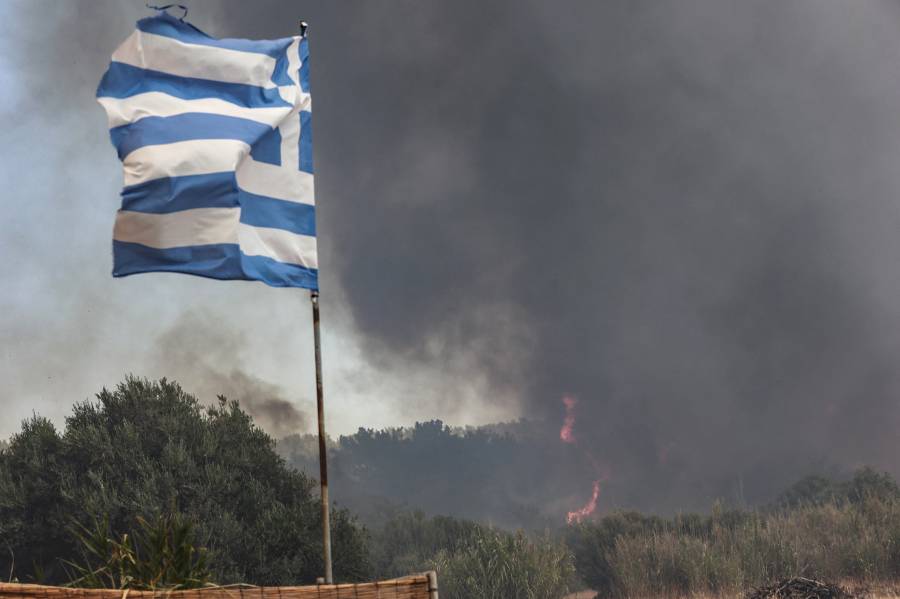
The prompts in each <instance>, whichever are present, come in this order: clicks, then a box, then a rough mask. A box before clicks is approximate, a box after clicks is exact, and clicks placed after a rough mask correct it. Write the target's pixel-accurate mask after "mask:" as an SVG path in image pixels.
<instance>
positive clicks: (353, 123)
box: [228, 0, 900, 506]
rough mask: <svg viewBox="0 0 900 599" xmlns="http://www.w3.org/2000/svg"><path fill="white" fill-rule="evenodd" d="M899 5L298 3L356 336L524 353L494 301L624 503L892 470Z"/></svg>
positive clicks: (757, 490) (331, 223)
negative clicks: (569, 407) (572, 412)
mask: <svg viewBox="0 0 900 599" xmlns="http://www.w3.org/2000/svg"><path fill="white" fill-rule="evenodd" d="M231 8H234V6H233V5H232V6H231ZM317 16H318V18H316V17H317ZM896 17H897V13H896V11H894V10H892V9H891V7H890V6H889V5H888V4H877V3H870V4H867V5H865V6H862V7H861V6H859V5H854V6H853V7H850V6H849V5H847V4H846V3H839V2H824V3H823V2H800V3H790V4H785V3H783V2H779V1H764V2H753V3H738V2H726V3H722V2H718V1H712V0H710V1H694V2H687V3H677V4H665V5H659V4H658V3H634V2H628V3H614V4H610V3H586V2H573V3H567V4H565V5H564V6H560V5H557V4H548V3H541V2H520V1H517V2H491V3H480V2H479V3H475V2H453V3H419V4H416V5H415V6H410V5H405V6H404V9H403V10H390V9H389V8H387V7H385V6H384V5H383V4H379V5H377V6H374V5H369V6H367V7H366V8H360V7H357V9H356V10H355V11H354V12H353V13H341V14H330V13H326V14H322V15H316V14H313V15H312V16H311V17H310V20H311V21H312V22H313V30H312V31H313V36H314V37H313V50H314V56H315V57H316V60H317V62H316V65H315V67H314V76H313V77H314V79H313V80H314V84H315V90H314V92H315V94H316V98H317V106H316V109H317V119H318V120H317V129H316V134H317V142H316V143H317V160H318V170H317V176H318V186H319V189H320V198H321V202H322V205H321V222H322V230H323V231H329V232H330V235H328V236H324V235H323V245H324V246H325V248H326V251H330V252H333V254H332V261H331V262H332V264H335V263H337V264H338V265H339V267H340V270H339V272H340V285H341V286H342V287H343V288H344V290H345V291H346V294H347V297H348V298H349V301H350V302H351V306H352V309H353V313H354V315H355V317H356V322H357V324H358V326H359V327H360V329H361V330H362V332H363V333H364V335H365V338H366V339H367V340H369V347H370V351H371V352H372V353H375V354H377V353H378V352H390V353H400V354H403V355H406V356H409V358H410V359H411V360H415V359H417V357H418V356H423V355H424V356H427V355H428V343H429V342H430V340H431V339H433V338H435V337H437V338H439V339H441V340H443V342H444V343H445V344H446V345H449V346H450V347H452V348H454V350H455V351H459V352H473V351H480V353H479V360H480V365H481V368H482V369H483V371H486V372H489V373H491V375H492V376H493V377H496V379H498V380H499V382H500V383H502V384H505V383H508V382H509V381H506V380H505V378H506V377H507V375H508V373H509V372H510V371H511V369H510V364H509V363H508V361H507V359H506V358H507V356H508V355H517V356H518V354H519V351H520V348H519V347H508V348H504V347H497V346H495V345H492V344H491V343H490V340H491V339H494V338H499V337H500V335H499V333H498V332H497V331H496V330H495V329H494V327H492V326H491V319H490V318H485V315H487V314H491V313H494V312H496V311H498V310H501V311H502V310H504V309H505V310H507V313H509V314H514V315H515V316H516V318H517V320H516V325H517V326H518V327H520V328H521V329H522V330H524V331H527V332H528V334H529V335H530V336H532V338H533V339H534V344H533V346H532V350H533V351H531V352H530V355H529V356H528V358H527V359H528V365H529V367H528V369H527V370H528V372H530V378H529V380H526V381H522V386H521V393H522V402H523V406H524V408H523V412H524V413H525V414H527V415H530V416H535V417H539V418H546V419H547V420H548V421H549V422H552V423H553V424H554V426H555V425H557V423H558V422H559V419H560V418H561V415H562V411H561V410H562V408H561V405H560V403H559V398H560V396H561V395H562V394H563V393H564V392H571V393H574V394H575V395H577V396H578V397H579V399H580V400H581V404H580V405H581V407H582V410H581V416H580V420H579V422H578V424H577V427H578V430H579V433H580V438H581V439H582V443H583V444H585V445H587V446H588V447H589V448H590V450H591V452H592V453H593V454H594V455H595V456H596V458H597V460H598V461H600V462H602V463H603V466H604V468H607V469H608V470H609V471H610V476H611V481H612V482H611V483H610V485H611V486H612V487H613V488H618V489H619V500H620V501H621V502H622V503H630V504H637V505H645V506H646V505H651V506H684V505H693V504H696V503H697V502H702V501H707V500H708V499H710V498H712V497H715V496H721V495H723V494H728V495H729V496H740V498H741V499H745V500H748V501H752V500H756V499H760V498H761V497H764V496H765V495H766V494H768V493H770V492H772V491H773V490H775V489H777V488H778V487H780V486H782V485H783V484H785V483H787V482H789V481H790V479H792V478H793V477H795V476H798V475H800V474H803V473H805V472H808V471H810V470H826V471H827V470H830V469H846V468H851V467H853V466H857V465H859V464H862V463H872V464H874V465H876V466H877V467H881V468H886V469H890V470H892V471H894V472H897V471H898V466H900V465H898V463H897V461H896V455H897V450H898V449H900V441H898V440H900V435H898V434H897V426H898V424H900V410H898V405H900V403H898V399H897V397H898V393H900V381H898V379H897V375H896V374H895V370H896V369H895V363H896V360H895V349H896V347H897V345H898V341H900V328H898V325H900V319H898V316H900V304H898V303H897V302H896V301H895V298H897V297H900V295H898V292H900V288H898V283H900V267H898V260H897V256H900V242H898V240H900V237H898V235H897V234H896V231H895V229H896V228H897V226H898V224H900V201H897V200H896V195H897V190H898V187H900V186H898V183H900V177H898V176H897V175H896V174H895V173H897V172H898V170H897V168H896V165H897V164H900V151H898V150H900V120H898V119H897V118H896V113H897V106H898V102H900V78H898V77H896V64H897V60H898V59H900V37H898V36H897V27H898V25H900V23H898V21H897V18H896ZM247 19H249V20H250V21H251V22H253V21H254V17H253V15H251V14H250V13H249V11H238V12H237V14H234V15H231V18H228V24H229V25H230V26H231V27H234V28H237V26H238V24H243V23H245V22H246V20H247ZM265 19H266V16H265V15H264V14H263V15H261V16H259V17H257V21H258V20H265ZM503 326H504V327H508V326H509V324H508V323H503ZM504 337H505V338H508V334H504ZM426 359H427V358H426ZM448 401H452V397H451V398H448ZM485 401H490V398H485ZM590 476H591V474H590V473H585V477H586V478H589V477H590ZM586 486H587V485H586Z"/></svg>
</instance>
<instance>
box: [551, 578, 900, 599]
mask: <svg viewBox="0 0 900 599" xmlns="http://www.w3.org/2000/svg"><path fill="white" fill-rule="evenodd" d="M843 586H844V587H845V588H847V589H849V590H850V591H851V592H852V593H853V594H854V596H856V597H859V598H860V599H900V582H898V583H897V584H894V585H883V586H879V587H878V588H872V587H861V586H860V585H858V584H854V583H845V584H844V585H843ZM595 597H597V598H598V599H602V598H600V597H599V596H598V595H597V594H596V592H595V591H580V592H578V593H572V594H571V595H566V597H565V598H564V599H594V598H595ZM631 599H743V595H741V594H737V595H729V594H712V593H695V594H692V595H666V596H662V595H657V596H653V597H632V598H631Z"/></svg>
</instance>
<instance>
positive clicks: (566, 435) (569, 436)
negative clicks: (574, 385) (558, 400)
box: [559, 395, 578, 443]
mask: <svg viewBox="0 0 900 599" xmlns="http://www.w3.org/2000/svg"><path fill="white" fill-rule="evenodd" d="M562 402H563V405H564V406H566V417H565V419H564V420H563V425H562V428H561V429H559V438H560V439H562V441H563V443H574V442H575V434H574V433H573V432H572V429H573V428H575V404H577V403H578V400H577V399H575V398H574V397H571V396H569V395H564V396H563V398H562Z"/></svg>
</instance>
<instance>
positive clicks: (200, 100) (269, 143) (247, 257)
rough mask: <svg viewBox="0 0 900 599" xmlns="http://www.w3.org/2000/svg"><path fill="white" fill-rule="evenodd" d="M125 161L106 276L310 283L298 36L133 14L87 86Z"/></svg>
mask: <svg viewBox="0 0 900 599" xmlns="http://www.w3.org/2000/svg"><path fill="white" fill-rule="evenodd" d="M97 100H98V101H99V102H100V104H101V105H103V108H104V109H105V110H106V113H107V116H108V118H109V128H110V129H109V133H110V137H111V138H112V143H113V145H114V146H115V147H116V150H117V151H118V154H119V159H120V160H121V161H122V164H123V167H124V171H125V187H124V189H123V190H122V208H121V210H119V212H118V214H117V216H116V224H115V230H114V232H113V276H117V277H122V276H127V275H130V274H135V273H142V272H158V271H168V272H181V273H188V274H193V275H200V276H204V277H212V278H216V279H245V280H255V281H262V282H264V283H266V284H268V285H272V286H275V287H306V288H309V289H317V288H318V263H317V259H316V219H315V202H314V199H313V175H312V170H313V169H312V129H311V108H312V105H311V100H310V95H309V51H308V45H307V40H306V37H305V35H304V36H297V37H290V38H284V39H279V40H271V41H268V40H260V41H256V40H241V39H214V38H212V37H210V36H208V35H206V34H205V33H203V32H201V31H200V30H198V29H196V28H195V27H193V26H192V25H190V24H188V23H186V22H184V21H183V20H179V19H177V18H175V17H173V16H171V15H169V14H167V13H165V12H160V13H159V14H158V15H157V16H155V17H151V18H146V19H142V20H141V21H139V22H138V23H137V29H136V30H135V31H134V32H133V33H132V34H131V36H130V37H129V38H128V39H127V40H125V42H124V43H123V44H122V45H121V46H119V48H118V49H117V50H116V51H115V53H113V55H112V63H111V64H110V65H109V69H108V70H107V71H106V74H105V75H104V76H103V80H102V81H101V82H100V86H99V88H98V89H97Z"/></svg>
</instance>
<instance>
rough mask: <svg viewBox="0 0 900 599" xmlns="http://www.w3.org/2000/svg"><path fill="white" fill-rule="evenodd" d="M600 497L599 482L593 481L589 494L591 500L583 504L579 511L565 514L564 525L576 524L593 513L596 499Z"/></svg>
mask: <svg viewBox="0 0 900 599" xmlns="http://www.w3.org/2000/svg"><path fill="white" fill-rule="evenodd" d="M599 497H600V481H599V480H595V481H594V490H593V492H592V493H591V499H590V500H589V501H588V502H587V503H586V504H584V507H582V508H581V509H579V510H575V511H573V512H569V513H568V514H566V524H578V523H580V522H581V521H582V520H584V519H585V518H587V517H588V516H590V515H591V514H593V513H594V510H596V509H597V498H599Z"/></svg>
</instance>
